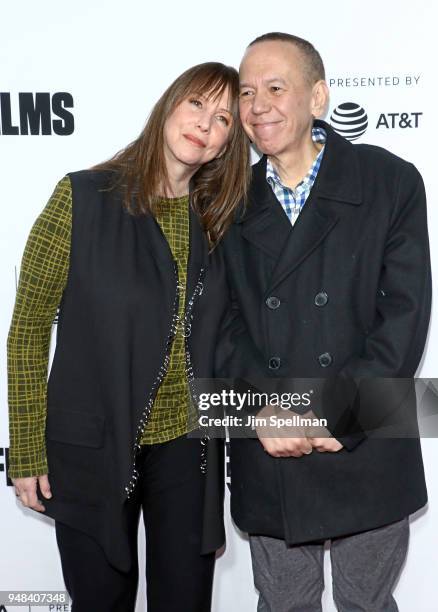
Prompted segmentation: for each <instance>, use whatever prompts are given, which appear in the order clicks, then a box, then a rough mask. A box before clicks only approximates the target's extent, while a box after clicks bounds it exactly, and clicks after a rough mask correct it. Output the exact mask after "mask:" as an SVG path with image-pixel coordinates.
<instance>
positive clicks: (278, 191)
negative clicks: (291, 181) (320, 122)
mask: <svg viewBox="0 0 438 612" xmlns="http://www.w3.org/2000/svg"><path fill="white" fill-rule="evenodd" d="M326 139H327V134H326V132H325V130H324V129H322V128H313V129H312V140H313V142H319V143H323V144H325V141H326ZM323 153H324V147H322V149H321V151H320V152H319V153H318V155H317V157H316V159H315V161H314V162H313V164H312V166H311V168H310V170H309V171H308V173H307V174H306V176H305V177H304V178H303V180H302V181H301V182H300V183H298V185H297V186H296V187H295V189H291V188H290V187H286V186H285V185H283V183H282V182H281V179H280V177H279V175H278V173H277V171H276V170H275V168H274V166H273V165H272V163H271V161H270V160H269V157H268V161H267V164H266V180H267V181H268V183H269V185H270V186H271V188H272V191H273V192H274V194H275V197H276V198H277V200H278V201H279V202H280V204H281V206H282V208H283V210H284V212H285V213H286V215H287V217H288V219H289V221H290V222H291V223H292V225H294V224H295V221H296V220H297V219H298V216H299V214H300V212H301V210H302V208H303V206H304V204H305V203H306V200H307V198H308V197H309V194H310V190H311V189H312V187H313V184H314V182H315V179H316V176H317V174H318V170H319V168H320V166H321V161H322V156H323Z"/></svg>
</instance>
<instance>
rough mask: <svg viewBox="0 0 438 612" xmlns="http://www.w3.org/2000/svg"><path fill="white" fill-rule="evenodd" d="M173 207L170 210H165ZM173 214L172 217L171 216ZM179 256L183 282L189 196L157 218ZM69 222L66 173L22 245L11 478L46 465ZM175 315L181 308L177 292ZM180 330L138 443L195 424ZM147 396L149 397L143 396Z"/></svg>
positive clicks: (12, 362) (13, 334) (11, 373)
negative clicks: (51, 371)
mask: <svg viewBox="0 0 438 612" xmlns="http://www.w3.org/2000/svg"><path fill="white" fill-rule="evenodd" d="M170 210H171V211H172V214H170ZM174 213H175V215H174ZM157 220H158V221H159V222H160V224H161V227H162V229H163V232H164V234H165V235H166V238H167V240H168V241H169V244H170V247H171V250H172V253H173V255H174V257H175V259H176V260H177V262H178V270H179V277H180V284H181V285H183V286H184V287H185V283H186V277H187V258H188V240H189V231H188V228H189V209H188V198H187V197H186V198H181V199H179V200H173V201H172V202H169V203H168V202H163V206H162V212H161V213H160V214H159V218H158V219H157ZM71 222H72V191H71V183H70V179H69V177H64V178H63V179H62V180H61V181H60V182H59V183H58V185H57V186H56V188H55V190H54V192H53V194H52V196H51V198H50V200H49V202H48V203H47V205H46V207H45V208H44V210H43V212H42V213H41V214H40V215H39V217H38V218H37V220H36V221H35V223H34V225H33V227H32V230H31V232H30V235H29V238H28V240H27V243H26V247H25V250H24V254H23V258H22V262H21V270H20V280H19V284H18V289H17V295H16V301H15V307H14V312H13V316H12V322H11V327H10V330H9V335H8V401H9V430H10V449H9V476H10V477H11V478H19V477H25V476H36V475H40V474H45V473H47V471H48V467H47V458H46V448H45V421H46V410H47V370H48V360H49V348H50V336H51V330H52V324H53V320H54V318H55V316H56V313H57V309H58V306H59V303H60V301H61V297H62V293H63V291H64V288H65V286H66V283H67V277H68V267H69V256H70V240H71ZM181 293H182V295H181V298H182V299H181V300H180V314H181V313H182V312H183V309H184V301H185V300H184V291H182V292H181ZM183 340H184V339H183V337H182V335H181V334H178V335H177V337H176V339H175V342H174V344H173V347H172V353H171V359H170V367H169V370H168V374H167V376H166V378H165V380H164V381H163V383H162V385H161V387H160V389H159V392H158V395H157V399H156V402H155V405H154V410H153V411H152V414H151V421H150V426H149V427H148V428H147V429H146V431H145V432H144V436H143V438H142V442H143V443H152V442H163V441H165V440H170V439H172V438H175V437H178V436H179V435H182V434H183V433H186V432H187V431H188V427H189V426H190V427H192V428H194V427H195V426H196V420H195V423H194V424H193V423H192V419H193V418H194V417H193V416H192V417H191V420H190V424H189V423H188V421H187V406H188V405H189V404H188V388H187V387H188V386H187V382H186V377H185V372H184V342H183ZM145 400H146V398H145Z"/></svg>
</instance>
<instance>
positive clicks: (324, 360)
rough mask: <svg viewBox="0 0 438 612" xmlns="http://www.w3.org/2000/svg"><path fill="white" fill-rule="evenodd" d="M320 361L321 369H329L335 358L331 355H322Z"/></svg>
mask: <svg viewBox="0 0 438 612" xmlns="http://www.w3.org/2000/svg"><path fill="white" fill-rule="evenodd" d="M318 361H319V365H320V366H321V368H327V367H328V366H329V365H331V363H332V362H333V357H332V356H331V355H330V353H322V355H320V356H319V357H318Z"/></svg>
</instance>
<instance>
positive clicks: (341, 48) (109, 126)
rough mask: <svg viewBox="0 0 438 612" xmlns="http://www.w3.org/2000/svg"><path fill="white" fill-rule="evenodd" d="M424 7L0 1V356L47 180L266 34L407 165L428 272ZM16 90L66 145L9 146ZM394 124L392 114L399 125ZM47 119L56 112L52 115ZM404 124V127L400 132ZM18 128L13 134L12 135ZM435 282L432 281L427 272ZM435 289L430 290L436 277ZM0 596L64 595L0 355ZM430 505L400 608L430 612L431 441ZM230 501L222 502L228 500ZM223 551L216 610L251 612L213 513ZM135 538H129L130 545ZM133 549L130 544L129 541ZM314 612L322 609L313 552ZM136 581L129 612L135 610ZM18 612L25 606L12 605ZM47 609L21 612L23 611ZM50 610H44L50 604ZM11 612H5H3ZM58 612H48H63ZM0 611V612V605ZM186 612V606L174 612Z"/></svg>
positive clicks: (432, 14) (47, 140)
mask: <svg viewBox="0 0 438 612" xmlns="http://www.w3.org/2000/svg"><path fill="white" fill-rule="evenodd" d="M435 6H436V5H434V3H432V2H428V1H427V0H417V1H416V2H413V1H407V0H385V1H384V2H382V1H377V0H368V1H367V2H366V3H357V2H351V1H347V0H344V1H342V0H333V1H332V2H325V1H324V0H313V2H312V3H307V2H306V3H305V2H301V3H298V2H290V1H289V2H288V1H287V0H275V2H272V3H268V2H266V0H263V1H261V0H252V1H250V2H246V1H241V2H238V1H236V0H232V1H231V0H221V1H220V2H209V3H207V2H201V1H200V0H196V1H195V0H185V2H172V1H171V0H163V1H162V2H158V3H154V4H153V5H152V3H146V2H142V1H141V0H125V1H124V2H121V1H120V0H107V1H106V2H94V3H93V2H91V1H90V0H76V1H75V2H74V3H71V2H69V3H66V2H60V1H59V0H58V1H56V2H55V1H54V0H40V2H37V3H36V2H33V1H31V0H22V1H21V2H19V3H18V2H17V3H15V5H13V4H12V3H11V2H9V3H8V4H7V5H6V3H4V6H2V14H1V26H2V27H1V40H0V67H1V72H0V92H1V93H2V94H3V95H2V97H1V100H2V103H3V108H2V113H1V116H2V121H0V172H1V182H0V202H1V205H2V210H3V213H2V215H3V217H2V223H1V226H0V235H1V257H0V271H1V275H2V282H1V285H0V291H1V305H2V308H1V312H0V329H1V334H2V338H3V346H5V342H6V336H7V331H8V327H9V323H10V317H11V312H12V308H13V302H14V294H15V275H16V271H17V272H18V270H19V265H20V259H21V254H22V250H23V247H24V244H25V241H26V238H27V234H28V232H29V230H30V227H31V225H32V223H33V220H34V219H35V217H36V216H37V214H38V213H39V212H40V211H41V209H42V208H43V206H44V204H45V203H46V201H47V199H48V197H49V196H50V194H51V191H52V189H53V187H54V185H55V183H56V182H57V180H59V178H61V177H62V176H64V174H65V173H66V172H69V171H72V170H78V169H81V168H86V167H88V166H91V165H92V164H95V163H97V162H99V161H101V160H103V159H106V158H108V157H109V156H110V155H112V154H113V153H114V152H115V151H116V150H118V149H120V148H122V147H123V146H124V145H126V144H127V143H128V142H130V141H131V140H133V139H134V138H135V137H136V135H137V134H138V133H139V132H140V130H141V128H142V126H143V124H144V122H145V119H146V116H147V114H148V112H149V110H150V109H151V106H152V104H153V103H154V101H155V100H156V99H157V98H158V97H159V96H160V94H161V93H162V92H163V91H164V89H165V88H166V87H167V85H168V84H169V83H170V82H171V81H172V80H173V79H174V78H175V77H176V76H177V75H178V74H180V73H181V72H182V71H183V70H185V69H186V68H187V67H189V66H191V65H193V64H197V63H200V62H203V61H213V60H216V61H222V62H225V63H229V64H233V65H235V66H238V64H239V61H240V58H241V55H242V53H243V51H244V48H245V46H246V44H248V42H250V41H251V40H252V39H253V38H255V37H256V36H258V35H260V34H262V33H264V32H268V31H277V30H280V31H286V32H290V33H293V34H297V35H299V36H302V37H304V38H308V39H309V40H310V41H312V42H313V43H314V44H315V46H316V47H317V48H318V49H319V51H320V53H321V55H322V57H323V59H324V61H325V65H326V70H327V78H328V81H329V84H330V85H331V108H330V111H329V115H328V116H329V117H330V116H331V113H332V111H333V109H334V108H335V107H337V106H338V105H340V104H343V103H345V102H353V103H356V104H358V105H359V106H361V107H362V108H363V109H364V110H365V112H366V113H367V115H368V128H367V130H366V132H365V134H364V135H363V136H361V137H360V139H359V140H358V141H357V142H369V143H373V144H378V145H381V146H384V147H386V148H388V149H390V150H391V151H393V152H394V153H397V154H398V155H400V156H402V157H405V158H407V159H409V160H410V161H413V162H414V163H415V164H416V166H417V167H418V169H419V170H420V172H421V173H422V175H423V178H424V180H425V183H426V189H427V192H428V202H429V209H428V214H429V228H430V238H431V251H432V262H433V265H434V268H435V269H436V268H437V264H438V249H437V246H436V243H435V241H434V234H435V232H436V231H437V229H438V217H437V211H436V207H435V205H434V204H435V202H436V198H437V195H438V186H437V184H436V181H435V180H434V178H435V176H434V175H436V160H435V159H434V157H435V156H434V153H435V150H436V146H435V142H434V136H435V130H434V129H433V125H432V120H433V112H434V110H435V108H432V105H433V104H435V103H436V97H437V88H436V80H437V77H436V61H435V60H433V57H434V56H435V52H436V50H435V49H434V48H433V45H432V40H434V38H435V37H436V25H435V24H436V18H437V16H438V15H437V9H436V8H435ZM20 92H32V93H36V92H46V93H50V95H51V96H53V94H55V93H57V92H67V93H69V94H71V96H72V97H73V103H74V106H73V108H72V109H70V112H72V114H73V116H74V122H75V125H74V132H73V133H72V134H70V135H57V134H55V133H53V130H52V134H50V135H25V134H17V135H8V134H7V133H5V132H8V126H7V123H8V121H7V108H6V107H7V101H8V99H10V102H11V119H12V122H11V123H12V125H17V126H19V96H18V94H19V93H20ZM402 113H405V115H403V116H402V115H401V114H402ZM52 118H53V119H57V117H56V116H53V117H52ZM409 122H410V127H409ZM18 131H20V130H18ZM435 281H436V274H435ZM435 289H436V282H435ZM437 321H438V316H437V312H436V308H435V313H434V317H433V318H432V324H431V328H430V333H429V341H428V346H427V350H426V352H425V356H424V359H423V364H422V367H421V369H420V371H419V375H422V376H424V377H430V378H433V377H437V373H436V370H435V369H434V364H435V363H436V360H437V351H438V348H437V346H438V342H437V340H438V337H437V336H438V330H437ZM0 360H1V361H0V364H1V368H2V372H4V375H3V376H2V377H1V379H0V393H1V402H2V406H3V410H2V411H1V414H0V511H1V516H0V591H1V590H13V589H15V590H24V589H25V590H31V589H33V590H49V589H61V588H63V582H62V576H61V571H60V564H59V561H58V555H57V549H56V543H55V538H54V529H53V526H52V523H51V521H50V520H49V519H47V518H45V517H40V516H38V515H36V513H34V512H32V511H25V510H24V509H22V508H21V507H20V506H19V504H18V502H17V501H16V499H15V497H14V495H13V492H12V488H11V487H10V486H7V480H6V449H7V447H8V443H9V442H8V431H7V401H6V398H7V393H6V355H5V351H2V352H1V353H0ZM423 451H424V459H425V465H426V471H427V478H428V488H429V498H430V501H429V506H428V508H427V510H426V511H421V512H420V513H419V515H418V516H416V517H413V520H412V525H411V543H410V550H409V555H408V559H407V562H406V566H405V569H404V572H403V574H402V577H401V579H400V581H399V583H398V586H397V590H396V596H397V598H398V601H399V605H400V610H401V611H402V612H411V611H412V610H415V611H416V612H432V611H435V610H436V609H438V603H437V602H436V601H435V599H436V597H435V593H436V588H435V582H436V577H435V574H436V567H437V566H438V544H437V542H436V540H437V538H436V536H437V532H438V474H437V473H436V472H435V470H434V469H433V467H434V462H435V461H437V459H438V449H437V447H436V441H435V440H434V439H429V440H424V441H423ZM227 503H228V499H227ZM227 532H228V542H227V548H226V551H225V553H224V554H223V555H222V557H221V558H220V559H219V560H218V564H217V572H216V578H215V590H214V607H213V609H214V612H224V611H225V610H226V611H229V610H230V611H234V610H239V612H250V611H253V610H255V607H256V599H257V598H256V592H255V590H254V587H253V585H252V578H251V568H250V558H249V551H248V546H247V542H246V541H245V539H244V538H243V537H242V536H241V535H240V534H239V533H238V532H237V530H236V529H235V527H234V526H233V525H232V523H231V521H230V519H229V518H227ZM140 539H142V540H143V534H140ZM141 551H142V555H143V554H144V550H143V545H142V546H141ZM326 561H327V567H326V590H325V593H324V605H325V608H324V609H325V610H327V612H332V611H334V610H335V608H334V606H333V604H332V602H331V588H330V573H329V564H328V555H327V556H326ZM144 591H145V585H144V582H143V583H142V584H141V586H140V592H139V599H138V607H137V609H138V610H144V609H145V603H144V601H145V594H144ZM13 609H14V610H17V611H19V610H29V608H28V607H25V608H24V607H23V608H13ZM37 609H38V610H49V609H50V608H34V610H37ZM51 609H52V610H55V609H56V608H51ZM9 610H12V608H8V612H9ZM67 610H68V608H67V607H66V608H59V612H67ZM0 611H2V609H1V607H0ZM2 612H3V611H2ZM182 612H188V611H182Z"/></svg>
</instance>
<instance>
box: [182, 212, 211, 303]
mask: <svg viewBox="0 0 438 612" xmlns="http://www.w3.org/2000/svg"><path fill="white" fill-rule="evenodd" d="M207 265H208V244H207V238H206V236H205V233H204V230H203V229H202V226H201V222H200V220H199V217H198V215H197V214H196V213H195V212H194V211H193V210H192V208H191V207H190V253H189V261H188V264H187V296H188V297H191V296H192V294H193V291H194V290H195V287H196V283H197V282H198V279H199V275H200V273H201V268H204V270H205V268H206V267H207Z"/></svg>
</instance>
